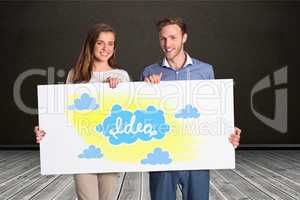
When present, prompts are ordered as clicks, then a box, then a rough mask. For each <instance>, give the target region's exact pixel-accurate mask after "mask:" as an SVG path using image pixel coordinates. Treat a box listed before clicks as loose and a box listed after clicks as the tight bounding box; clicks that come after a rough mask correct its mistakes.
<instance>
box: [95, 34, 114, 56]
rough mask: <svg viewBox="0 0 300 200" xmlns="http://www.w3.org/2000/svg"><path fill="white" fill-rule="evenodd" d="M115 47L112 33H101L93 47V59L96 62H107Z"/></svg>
mask: <svg viewBox="0 0 300 200" xmlns="http://www.w3.org/2000/svg"><path fill="white" fill-rule="evenodd" d="M114 47H115V34H114V33H112V32H101V33H100V34H99V36H98V39H97V41H96V44H95V47H94V58H95V59H96V61H101V62H108V59H109V58H110V57H111V56H112V55H113V53H114Z"/></svg>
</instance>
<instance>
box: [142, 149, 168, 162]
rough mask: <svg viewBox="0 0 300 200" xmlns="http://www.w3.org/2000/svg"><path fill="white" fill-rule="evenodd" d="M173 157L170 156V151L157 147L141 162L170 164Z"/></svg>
mask: <svg viewBox="0 0 300 200" xmlns="http://www.w3.org/2000/svg"><path fill="white" fill-rule="evenodd" d="M171 162H172V159H171V158H170V157H169V152H167V151H163V150H162V149H161V148H159V147H158V148H155V149H154V151H153V152H152V153H148V155H147V157H146V158H144V159H143V160H141V164H143V165H146V164H150V165H157V164H169V163H171Z"/></svg>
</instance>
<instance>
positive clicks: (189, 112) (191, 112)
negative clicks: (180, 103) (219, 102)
mask: <svg viewBox="0 0 300 200" xmlns="http://www.w3.org/2000/svg"><path fill="white" fill-rule="evenodd" d="M175 117H176V118H183V119H188V118H198V117H200V113H199V111H198V109H197V108H196V107H193V106H192V105H191V104H187V105H186V106H185V107H184V108H182V109H180V110H179V111H178V112H177V113H176V114H175Z"/></svg>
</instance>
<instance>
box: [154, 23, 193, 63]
mask: <svg viewBox="0 0 300 200" xmlns="http://www.w3.org/2000/svg"><path fill="white" fill-rule="evenodd" d="M186 39H187V34H186V33H185V34H182V31H181V29H180V27H179V26H178V25H176V24H171V25H167V26H165V27H163V28H162V29H161V30H160V32H159V41H160V47H161V49H162V51H163V52H164V54H165V57H166V58H167V59H168V60H172V59H174V58H175V57H176V56H178V55H179V54H180V53H181V52H183V44H184V43H185V41H186Z"/></svg>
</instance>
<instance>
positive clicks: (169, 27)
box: [141, 17, 241, 200]
mask: <svg viewBox="0 0 300 200" xmlns="http://www.w3.org/2000/svg"><path fill="white" fill-rule="evenodd" d="M157 29H158V31H159V41H160V47H161V49H162V51H163V53H164V56H165V57H164V59H163V60H162V61H161V62H159V63H155V64H153V65H150V66H148V67H146V68H145V69H144V71H143V73H142V77H141V79H142V80H144V81H147V82H150V83H159V82H160V80H169V81H170V80H205V79H214V72H213V68H212V66H211V65H209V64H207V63H204V62H202V61H200V60H197V59H194V58H192V57H190V56H189V54H188V53H187V52H186V51H185V50H184V44H185V42H186V41H187V37H188V35H187V27H186V24H185V23H184V22H183V21H182V19H181V18H178V17H175V18H170V17H169V18H165V19H162V20H160V21H159V22H158V23H157ZM240 133H241V130H240V129H238V128H235V132H234V133H233V134H231V135H230V138H229V141H230V142H231V143H232V144H233V146H234V147H235V148H236V147H237V146H238V145H239V141H240ZM177 184H180V185H181V188H182V197H183V199H184V200H206V199H208V198H209V171H208V170H189V171H162V172H150V193H151V199H152V200H175V199H176V188H177Z"/></svg>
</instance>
